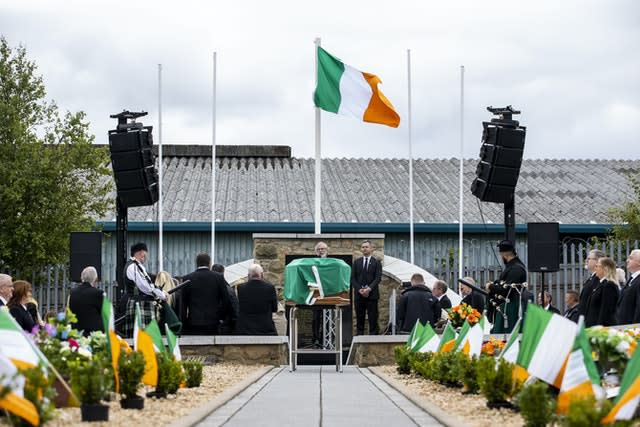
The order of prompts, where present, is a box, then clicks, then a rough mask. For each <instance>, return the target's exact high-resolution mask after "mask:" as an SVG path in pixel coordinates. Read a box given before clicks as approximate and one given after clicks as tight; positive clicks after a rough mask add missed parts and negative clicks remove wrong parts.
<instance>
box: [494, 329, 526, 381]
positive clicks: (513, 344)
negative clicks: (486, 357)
mask: <svg viewBox="0 0 640 427" xmlns="http://www.w3.org/2000/svg"><path fill="white" fill-rule="evenodd" d="M520 321H521V319H518V321H517V322H516V324H515V326H514V327H513V331H512V332H511V335H509V339H508V340H507V344H506V345H505V346H504V348H503V349H502V352H500V355H499V356H498V358H502V359H504V360H506V361H507V362H510V363H516V361H517V360H518V353H519V352H520ZM513 378H514V380H518V381H520V382H523V383H524V382H525V381H526V379H527V378H529V373H528V372H527V371H526V369H524V368H523V367H522V366H520V365H515V366H514V368H513Z"/></svg>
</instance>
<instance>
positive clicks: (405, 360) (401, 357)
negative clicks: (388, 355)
mask: <svg viewBox="0 0 640 427" xmlns="http://www.w3.org/2000/svg"><path fill="white" fill-rule="evenodd" d="M393 353H394V355H395V358H396V363H397V364H398V367H397V370H398V373H399V374H402V375H408V374H409V373H410V372H411V367H410V366H409V362H410V359H411V350H409V349H408V348H407V347H405V346H404V345H399V346H396V347H394V349H393Z"/></svg>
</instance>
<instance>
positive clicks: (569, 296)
mask: <svg viewBox="0 0 640 427" xmlns="http://www.w3.org/2000/svg"><path fill="white" fill-rule="evenodd" d="M564 303H565V304H566V305H567V310H566V311H565V312H564V317H566V318H567V319H569V320H571V321H572V322H575V323H578V318H579V317H580V294H579V293H578V291H574V290H569V291H567V293H566V294H564Z"/></svg>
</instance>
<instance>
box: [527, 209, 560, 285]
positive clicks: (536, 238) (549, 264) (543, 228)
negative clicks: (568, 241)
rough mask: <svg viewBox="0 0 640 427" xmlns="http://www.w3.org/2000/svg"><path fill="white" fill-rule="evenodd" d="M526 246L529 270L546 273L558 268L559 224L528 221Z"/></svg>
mask: <svg viewBox="0 0 640 427" xmlns="http://www.w3.org/2000/svg"><path fill="white" fill-rule="evenodd" d="M527 248H528V249H527V251H528V252H527V267H528V269H529V271H531V272H540V273H548V272H553V271H558V270H560V224H558V223H557V222H530V223H528V224H527Z"/></svg>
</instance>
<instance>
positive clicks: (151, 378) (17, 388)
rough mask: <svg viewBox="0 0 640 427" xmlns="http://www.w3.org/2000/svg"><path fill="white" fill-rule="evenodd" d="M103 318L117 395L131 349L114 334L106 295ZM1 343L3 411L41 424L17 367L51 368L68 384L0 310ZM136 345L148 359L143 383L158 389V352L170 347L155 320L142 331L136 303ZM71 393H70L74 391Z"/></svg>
mask: <svg viewBox="0 0 640 427" xmlns="http://www.w3.org/2000/svg"><path fill="white" fill-rule="evenodd" d="M102 319H103V324H104V327H105V334H106V336H107V342H108V349H109V352H110V356H111V364H112V366H113V370H114V374H115V386H116V392H118V386H119V384H118V383H119V381H118V359H119V357H120V350H121V348H125V349H128V350H129V351H130V347H129V345H128V344H127V342H126V341H125V340H124V339H122V338H121V337H120V336H118V335H117V334H116V332H115V323H114V316H113V306H112V304H111V302H110V301H109V300H108V299H107V297H106V295H105V296H104V298H103V302H102ZM165 327H166V336H167V343H168V352H169V353H170V354H172V355H173V356H174V357H175V358H176V360H182V356H181V354H180V346H179V344H178V339H177V337H176V336H175V334H174V333H173V332H172V331H171V330H170V329H169V328H168V327H167V325H166V324H165ZM0 342H1V343H2V346H1V347H0V385H1V386H2V388H6V389H8V390H9V393H7V394H6V395H5V396H3V397H2V398H0V408H2V409H5V410H6V411H8V412H11V413H13V414H15V415H17V416H19V417H21V418H23V419H25V420H26V421H28V422H29V423H31V424H32V425H39V424H40V418H39V416H38V411H37V410H36V408H35V406H34V405H33V403H31V402H30V401H29V400H27V399H25V398H24V384H25V378H24V376H23V375H21V374H20V373H19V371H18V368H21V369H24V368H33V367H36V366H38V365H39V364H40V365H42V366H43V367H45V368H49V369H51V370H52V372H53V373H54V375H56V376H57V377H58V379H59V380H60V381H62V382H63V384H64V385H66V383H65V382H64V380H63V379H62V378H61V377H60V375H59V374H58V373H57V371H56V370H55V368H54V367H53V365H51V363H50V362H49V361H48V360H47V358H46V357H45V356H44V354H42V352H41V351H40V349H39V348H38V346H37V345H36V344H35V343H34V342H33V341H32V340H31V338H30V337H29V336H27V334H26V333H25V332H24V331H23V330H22V328H21V327H20V325H18V323H16V321H15V320H14V318H13V317H12V316H11V314H9V312H8V311H6V310H2V309H0ZM133 343H134V350H135V351H140V352H141V353H142V354H143V356H144V360H145V366H146V368H145V374H144V376H143V378H142V382H143V383H144V384H146V385H149V386H156V385H157V383H158V363H157V360H156V353H160V352H162V351H167V348H166V347H165V346H164V344H163V342H162V334H161V333H160V327H159V326H158V323H157V322H156V320H155V319H152V320H151V322H150V323H149V324H148V325H147V327H146V328H143V324H142V319H141V316H140V307H139V305H138V304H136V309H135V326H134V339H133ZM67 388H68V386H67ZM69 391H70V392H71V390H69Z"/></svg>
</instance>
